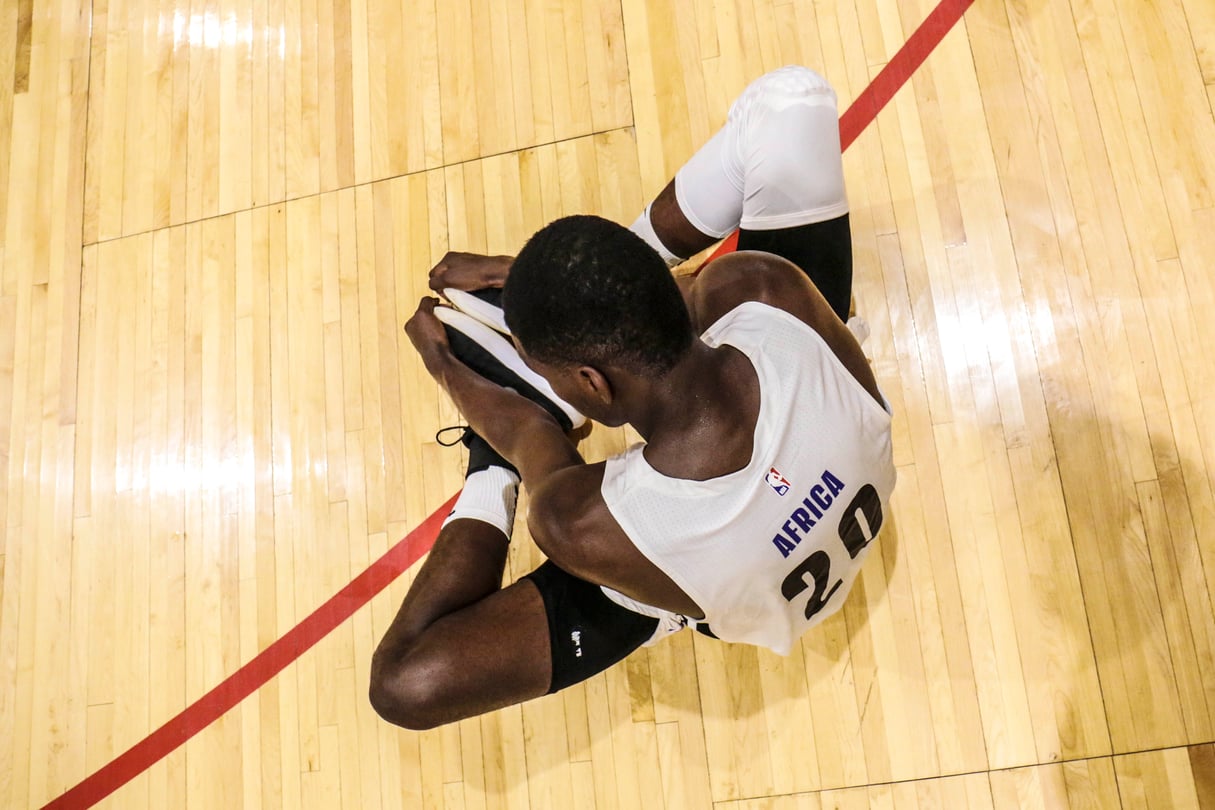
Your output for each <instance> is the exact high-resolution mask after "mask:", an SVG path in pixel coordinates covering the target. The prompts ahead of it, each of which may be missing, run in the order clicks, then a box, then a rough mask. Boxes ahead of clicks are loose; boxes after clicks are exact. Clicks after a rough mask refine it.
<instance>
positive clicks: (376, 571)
mask: <svg viewBox="0 0 1215 810" xmlns="http://www.w3.org/2000/svg"><path fill="white" fill-rule="evenodd" d="M973 3H974V0H941V3H940V4H939V5H937V7H936V8H935V9H933V11H932V13H931V14H929V15H928V17H927V18H925V20H924V22H923V23H921V24H920V27H919V28H917V29H916V30H915V33H913V34H912V35H911V37H910V38H909V39H908V40H907V42H906V43H904V45H903V47H902V48H900V49H899V52H898V53H896V54H895V55H894V58H892V59H891V60H890V61H889V62H887V63H886V67H884V68H882V70H881V72H880V73H878V75H877V76H876V77H875V78H874V80H873V81H872V82H871V83H870V84H869V86H868V87H866V88H865V90H864V91H863V92H862V93H861V94H860V95H859V96H857V98H856V100H855V101H853V102H852V105H851V106H850V107H849V108H848V110H847V111H846V112H845V113H844V114H843V115H842V116H841V117H840V145H841V147H842V148H843V149H847V148H848V147H849V146H851V145H852V143H853V142H854V141H855V140H856V138H857V136H858V135H860V133H861V131H862V130H864V129H865V127H867V126H869V124H870V123H872V122H873V119H874V118H876V117H877V114H878V113H879V112H881V110H882V108H883V107H885V106H886V104H887V102H889V101H890V99H891V98H892V97H893V96H894V94H895V93H896V92H897V91H898V90H899V88H901V87H902V86H903V85H904V84H905V83H906V82H907V79H909V78H910V77H911V74H912V73H914V72H915V71H916V69H917V68H919V67H920V65H922V64H923V63H924V60H925V59H927V58H928V55H929V54H930V53H932V51H933V50H934V49H935V48H936V47H937V45H939V44H940V42H941V40H942V39H944V37H945V35H946V34H947V33H949V30H950V29H951V28H953V26H954V25H955V24H957V22H958V20H960V19H962V14H963V13H964V12H965V11H966V9H968V8H969V7H970V6H971V5H972V4H973ZM737 244H738V232H737V231H735V232H734V233H732V234H730V236H728V237H726V240H725V241H724V242H722V243H721V245H719V246H718V247H717V250H715V251H714V252H713V254H712V255H711V256H710V257H709V259H708V260H707V261H712V260H713V259H715V258H717V257H718V256H720V255H722V254H724V253H728V252H730V251H732V250H734V248H735V247H736V246H737ZM706 263H707V262H706ZM458 496H459V493H458V492H457V493H456V494H455V495H453V496H452V497H451V498H450V499H449V500H448V501H447V503H445V504H443V506H440V507H439V508H438V509H437V510H436V511H435V512H434V513H433V514H431V515H430V517H428V518H426V520H424V521H423V522H422V524H421V525H420V526H418V527H417V528H416V529H414V530H413V531H412V532H410V533H409V534H408V535H406V536H405V537H404V538H403V539H402V540H401V541H400V542H398V543H397V544H396V545H395V546H393V547H392V548H391V549H389V550H388V552H387V553H386V554H385V555H384V556H382V557H380V558H379V559H378V560H376V561H375V562H374V563H372V564H371V565H370V566H369V567H368V568H367V570H365V571H364V572H363V573H361V574H359V575H358V576H357V577H356V578H355V579H354V580H353V581H351V583H350V584H349V585H347V586H346V587H344V588H342V589H341V590H340V591H338V592H337V593H336V594H334V595H333V597H332V598H330V599H329V601H327V602H325V603H324V604H323V605H321V606H320V607H319V608H317V609H316V610H314V611H313V612H312V613H311V614H310V615H309V616H308V617H307V618H305V619H304V620H303V621H302V622H300V623H299V624H297V625H296V626H295V627H293V628H291V629H290V630H288V631H287V633H286V634H284V635H283V636H282V638H280V639H278V640H277V641H275V642H274V643H272V644H271V645H270V646H269V647H267V648H266V649H264V650H262V651H261V652H260V653H258V654H257V655H256V656H254V658H253V659H252V660H250V661H249V663H247V664H245V665H244V666H243V667H241V668H240V669H238V670H236V672H233V673H232V674H231V675H229V676H228V677H227V678H226V679H224V680H223V682H221V683H220V684H219V685H218V686H216V687H215V688H214V689H212V690H211V691H210V692H208V693H207V694H205V695H203V696H202V697H201V698H199V699H198V700H196V701H195V702H194V703H192V704H190V705H189V706H187V707H186V708H185V709H184V710H183V711H182V712H181V713H180V714H178V715H177V716H176V717H174V718H172V719H171V720H169V721H168V722H166V723H165V724H164V725H163V726H161V727H160V728H158V729H156V730H155V731H153V732H152V733H151V734H149V735H148V736H147V737H145V738H143V739H142V740H140V741H139V742H138V743H136V744H135V745H134V746H132V747H131V748H129V749H127V750H126V751H125V752H123V753H122V754H120V755H119V756H118V757H117V758H116V759H113V760H111V761H110V762H109V763H108V764H106V765H104V766H102V767H101V769H100V770H98V771H96V772H95V773H93V774H92V775H91V776H89V777H87V778H86V779H85V780H84V781H83V782H81V783H80V784H78V785H76V786H75V787H73V788H72V789H71V790H69V791H67V792H66V793H64V794H63V795H62V796H60V797H59V798H58V799H55V800H54V801H52V802H51V803H50V804H48V805H46V806H45V807H44V808H43V810H57V809H58V808H88V807H92V806H93V805H95V804H96V803H97V802H99V801H101V800H102V799H104V798H105V797H107V796H109V795H110V794H111V793H113V792H114V791H116V790H118V788H120V787H122V786H123V785H125V784H126V783H127V782H129V781H131V780H132V779H134V778H135V777H136V776H138V775H139V774H141V773H143V772H144V771H145V770H147V769H148V768H150V767H152V765H154V764H155V763H156V762H158V761H160V760H161V759H163V758H164V757H166V756H168V754H169V753H171V752H172V751H174V750H176V749H177V748H178V747H179V746H181V745H182V744H184V743H185V742H186V740H188V739H190V738H191V737H193V736H194V735H195V734H197V733H198V732H200V731H202V730H203V729H204V728H206V727H207V726H209V725H210V724H211V723H213V722H215V721H216V720H218V719H219V718H220V717H221V716H223V715H224V714H225V713H227V712H228V711H229V710H230V709H232V708H233V707H234V706H236V704H238V703H240V702H241V701H242V700H244V699H245V698H247V697H248V696H249V695H251V694H253V693H254V692H256V691H257V690H258V689H260V688H261V687H262V686H263V685H265V684H266V682H267V681H269V680H270V679H271V678H273V677H274V676H275V675H277V674H278V673H280V672H282V671H283V669H285V668H286V667H287V666H288V665H289V664H291V663H292V662H293V661H295V660H296V659H297V658H299V657H300V656H301V655H303V654H304V653H305V652H307V651H308V650H309V649H311V648H312V647H313V646H314V645H315V644H316V643H317V642H318V641H320V640H321V639H322V638H324V637H325V636H327V635H328V634H329V633H330V632H332V631H333V630H334V629H335V628H336V627H337V626H338V625H339V624H341V623H342V622H344V621H346V619H348V618H350V617H351V616H352V615H354V613H355V611H357V610H358V609H359V608H361V607H363V605H365V604H367V603H368V602H370V601H371V600H372V598H374V597H375V595H376V594H378V593H379V592H380V591H382V590H384V588H386V587H388V584H389V583H390V582H392V581H393V580H394V579H396V578H397V577H398V576H400V575H401V574H402V573H403V572H404V571H405V570H406V569H408V568H409V567H410V566H411V565H413V564H414V563H415V562H417V561H418V560H419V559H421V557H422V555H424V554H425V553H426V552H427V551H429V550H430V547H431V546H432V545H433V544H434V541H435V538H436V537H438V534H439V528H440V526H442V523H443V521H444V520H445V519H446V517H447V515H448V513H449V512H450V511H451V508H452V505H453V504H454V503H455V500H456V498H457V497H458Z"/></svg>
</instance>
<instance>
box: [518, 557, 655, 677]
mask: <svg viewBox="0 0 1215 810" xmlns="http://www.w3.org/2000/svg"><path fill="white" fill-rule="evenodd" d="M522 583H529V584H531V585H532V586H533V587H534V588H535V590H536V593H537V594H538V595H539V597H540V599H541V601H542V602H543V605H544V613H545V617H546V627H547V633H548V656H547V658H548V660H549V662H550V680H549V683H548V689H547V691H548V692H550V693H552V692H557V691H559V690H561V689H564V688H566V687H567V686H572V685H574V684H576V683H579V682H581V681H584V680H586V679H587V678H590V677H591V676H593V675H596V674H598V673H600V672H602V671H603V670H605V669H607V668H608V667H610V666H612V665H613V664H615V663H617V662H618V661H620V660H621V659H623V658H624V657H625V656H627V655H628V654H629V653H631V652H633V651H634V650H636V649H637V648H638V647H640V646H641V645H643V644H644V643H646V642H647V641H649V640H650V639H651V638H653V637H654V634H655V631H656V630H657V629H658V625H659V622H658V620H657V619H655V618H652V617H650V616H643V615H641V614H639V613H634V612H633V611H631V610H627V609H625V608H623V607H621V606H620V605H618V604H616V603H615V602H613V601H612V600H610V599H608V598H607V596H605V595H604V593H603V589H602V588H600V587H599V586H598V585H595V584H593V583H590V582H587V581H586V580H583V579H579V578H578V577H575V576H574V575H572V574H570V573H568V572H566V571H565V570H563V569H561V568H559V567H557V566H556V565H554V564H553V563H552V562H546V563H544V564H543V565H542V566H540V567H539V568H537V569H536V570H535V571H533V572H532V573H530V574H528V575H527V576H526V577H524V579H522V580H520V582H519V583H516V585H518V584H522Z"/></svg>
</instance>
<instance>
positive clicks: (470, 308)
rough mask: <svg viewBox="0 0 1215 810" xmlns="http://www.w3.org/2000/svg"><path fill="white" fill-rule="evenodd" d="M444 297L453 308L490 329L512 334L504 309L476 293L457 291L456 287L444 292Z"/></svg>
mask: <svg viewBox="0 0 1215 810" xmlns="http://www.w3.org/2000/svg"><path fill="white" fill-rule="evenodd" d="M443 296H444V297H445V298H446V299H447V300H448V301H450V302H451V305H452V306H453V307H455V308H456V309H458V310H460V311H461V312H463V313H464V314H465V315H469V316H471V317H473V318H475V319H476V320H478V321H480V322H481V323H483V324H485V325H486V326H488V327H489V328H490V329H493V330H495V331H497V332H501V333H502V334H504V335H509V334H510V328H509V327H508V326H507V325H506V315H505V314H504V313H503V312H502V307H499V306H496V305H494V304H493V303H491V302H489V301H485V300H483V299H482V298H480V297H479V296H477V295H476V294H475V293H471V292H466V291H464V290H457V289H455V288H454V287H448V288H447V289H445V290H443Z"/></svg>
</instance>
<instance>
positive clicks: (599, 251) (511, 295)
mask: <svg viewBox="0 0 1215 810" xmlns="http://www.w3.org/2000/svg"><path fill="white" fill-rule="evenodd" d="M502 304H503V309H504V310H505V314H506V323H507V325H508V326H509V327H510V330H511V332H512V333H513V334H514V336H515V339H516V341H517V342H518V344H519V346H520V348H521V349H522V351H523V353H524V355H525V356H526V357H527V358H528V360H529V362H530V361H538V362H536V366H537V368H536V370H537V371H539V372H540V373H541V374H543V375H544V376H545V377H546V378H548V379H549V382H550V383H551V384H553V387H554V390H557V392H558V393H562V391H561V390H559V389H560V388H564V387H566V386H565V384H564V383H568V381H562V380H560V379H553V377H554V376H560V374H558V373H556V372H561V371H565V372H568V373H574V374H576V373H577V370H578V369H580V368H586V367H589V368H593V369H597V370H599V371H600V372H603V373H606V374H608V375H609V376H610V375H611V373H612V372H614V371H617V372H624V373H626V374H628V375H632V376H634V377H640V378H650V379H653V378H659V377H662V376H663V375H665V374H666V373H667V372H669V371H670V370H671V369H672V368H674V367H675V365H676V364H677V363H678V362H679V360H680V358H681V357H682V356H683V355H684V353H685V352H687V351H688V349H689V348H690V347H691V345H692V341H693V340H694V339H695V334H694V333H693V331H692V322H691V318H690V317H689V315H688V310H687V307H685V306H684V303H683V298H682V296H681V295H680V293H679V288H678V287H677V286H676V285H675V280H674V279H673V278H672V277H671V273H670V271H669V270H668V269H667V266H666V264H665V262H663V260H662V258H661V257H659V255H658V254H657V253H656V252H655V251H654V249H653V248H651V247H650V246H649V245H647V244H646V243H645V242H644V241H643V240H642V239H641V237H639V236H637V235H636V234H634V233H633V232H632V231H630V230H628V229H627V228H624V227H622V226H620V225H617V224H616V223H614V222H609V221H608V220H606V219H602V218H600V217H594V216H573V217H565V218H563V219H559V220H556V221H555V222H553V223H551V224H549V225H548V226H546V227H544V228H543V229H541V230H540V231H539V232H537V233H536V235H535V236H533V237H532V238H531V239H530V240H528V242H527V244H526V245H524V247H523V250H521V251H520V252H519V255H518V257H516V259H515V261H514V264H512V265H511V270H510V275H509V277H508V278H507V282H506V289H505V290H504V294H503V300H502ZM567 390H568V389H567ZM570 393H571V394H572V395H573V396H575V397H577V394H576V393H575V392H570ZM571 402H573V400H571ZM587 412H588V414H590V413H591V411H587Z"/></svg>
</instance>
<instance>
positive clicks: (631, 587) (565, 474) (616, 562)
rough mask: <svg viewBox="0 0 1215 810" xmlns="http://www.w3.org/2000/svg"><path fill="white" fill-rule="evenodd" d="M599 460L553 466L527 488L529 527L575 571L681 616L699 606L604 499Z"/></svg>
mask: <svg viewBox="0 0 1215 810" xmlns="http://www.w3.org/2000/svg"><path fill="white" fill-rule="evenodd" d="M604 468H605V465H604V463H603V462H599V463H597V464H583V465H580V466H578V467H567V468H565V469H561V470H557V471H554V472H553V473H552V474H550V475H549V476H548V477H547V478H546V479H545V480H544V481H543V482H541V483H540V484H539V485H538V486H536V487H534V488H533V489H532V490H531V502H530V506H529V508H528V514H527V526H528V530H529V531H530V532H531V535H532V539H533V540H535V542H536V545H537V546H538V547H539V548H540V550H541V551H543V552H544V554H545V556H547V557H548V558H549V559H550V560H552V561H553V562H554V563H555V564H556V565H557V566H559V567H560V568H562V569H564V570H565V571H568V572H569V573H571V574H573V575H574V576H576V577H578V578H580V579H584V580H586V581H587V582H591V583H594V584H596V585H606V586H607V587H609V588H612V589H614V590H616V591H619V592H620V593H623V594H624V595H625V596H628V597H630V598H632V599H636V600H637V601H638V602H642V603H644V604H647V605H653V606H654V607H657V608H661V609H663V610H669V611H672V612H675V613H679V614H682V615H685V616H692V617H695V618H699V617H702V616H703V615H704V613H703V611H701V610H700V608H699V607H698V606H697V605H696V603H695V602H694V601H692V599H691V597H689V596H688V595H687V594H686V593H684V592H683V590H682V589H680V587H679V586H678V585H676V584H675V583H674V582H673V581H672V580H671V578H670V577H668V576H667V575H666V574H664V573H663V572H662V571H661V570H659V569H658V567H657V566H655V565H654V564H653V563H652V562H650V560H649V559H648V558H646V556H645V555H644V554H642V553H641V552H640V551H639V550H638V549H637V546H636V545H634V544H633V541H632V540H630V539H629V537H628V535H627V534H625V532H624V530H623V529H621V528H620V524H619V523H617V522H616V519H615V518H614V517H613V516H612V513H611V511H610V510H609V509H608V507H607V504H606V503H605V502H604V500H603V496H602V494H601V492H600V488H601V486H602V484H603V472H604Z"/></svg>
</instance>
